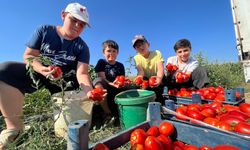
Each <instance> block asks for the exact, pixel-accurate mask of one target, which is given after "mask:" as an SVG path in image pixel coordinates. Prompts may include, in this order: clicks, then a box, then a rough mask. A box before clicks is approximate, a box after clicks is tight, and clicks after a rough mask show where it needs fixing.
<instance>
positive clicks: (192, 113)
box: [187, 110, 205, 121]
mask: <svg viewBox="0 0 250 150" xmlns="http://www.w3.org/2000/svg"><path fill="white" fill-rule="evenodd" d="M187 115H188V116H189V117H190V118H193V119H196V120H201V121H202V120H203V119H205V116H204V115H202V114H201V112H199V111H197V110H187Z"/></svg>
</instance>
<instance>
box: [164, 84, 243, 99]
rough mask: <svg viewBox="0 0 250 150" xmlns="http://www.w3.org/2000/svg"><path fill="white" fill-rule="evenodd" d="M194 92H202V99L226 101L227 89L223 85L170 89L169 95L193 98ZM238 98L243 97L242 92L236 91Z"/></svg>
mask: <svg viewBox="0 0 250 150" xmlns="http://www.w3.org/2000/svg"><path fill="white" fill-rule="evenodd" d="M192 94H200V96H201V99H208V100H215V101H225V89H224V88H223V87H221V86H218V87H213V86H211V87H207V88H202V89H199V90H196V89H189V88H181V89H180V90H179V91H178V90H177V89H169V90H168V95H171V96H178V97H187V98H191V97H192ZM235 97H236V100H240V99H241V94H240V92H238V91H236V92H235Z"/></svg>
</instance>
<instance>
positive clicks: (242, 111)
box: [175, 101, 250, 135]
mask: <svg viewBox="0 0 250 150" xmlns="http://www.w3.org/2000/svg"><path fill="white" fill-rule="evenodd" d="M175 112H176V118H177V119H180V120H185V121H187V120H188V119H187V118H186V117H185V116H188V117H190V118H193V119H195V120H199V121H203V122H205V123H207V124H210V125H212V126H215V127H217V128H220V129H223V130H228V131H234V132H237V133H241V134H248V135H250V104H248V103H241V104H240V105H239V106H233V105H226V104H224V105H223V104H222V103H221V102H218V101H214V102H212V103H210V104H203V105H200V104H189V105H187V106H184V105H181V106H180V107H178V108H177V109H176V110H175ZM191 122H193V123H197V122H195V121H191Z"/></svg>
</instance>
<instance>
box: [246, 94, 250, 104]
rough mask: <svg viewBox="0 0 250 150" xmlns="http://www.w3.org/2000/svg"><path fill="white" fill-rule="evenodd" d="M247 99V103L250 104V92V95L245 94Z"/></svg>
mask: <svg viewBox="0 0 250 150" xmlns="http://www.w3.org/2000/svg"><path fill="white" fill-rule="evenodd" d="M245 98H246V102H247V103H250V92H249V93H245Z"/></svg>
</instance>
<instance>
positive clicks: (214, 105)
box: [210, 102, 222, 108]
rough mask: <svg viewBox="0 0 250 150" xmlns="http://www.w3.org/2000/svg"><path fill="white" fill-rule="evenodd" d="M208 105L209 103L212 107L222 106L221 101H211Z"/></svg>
mask: <svg viewBox="0 0 250 150" xmlns="http://www.w3.org/2000/svg"><path fill="white" fill-rule="evenodd" d="M210 105H211V107H212V108H215V107H222V103H221V102H212V103H211V104H210Z"/></svg>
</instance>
